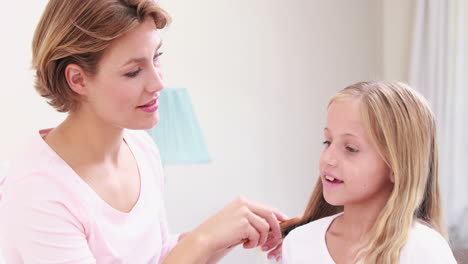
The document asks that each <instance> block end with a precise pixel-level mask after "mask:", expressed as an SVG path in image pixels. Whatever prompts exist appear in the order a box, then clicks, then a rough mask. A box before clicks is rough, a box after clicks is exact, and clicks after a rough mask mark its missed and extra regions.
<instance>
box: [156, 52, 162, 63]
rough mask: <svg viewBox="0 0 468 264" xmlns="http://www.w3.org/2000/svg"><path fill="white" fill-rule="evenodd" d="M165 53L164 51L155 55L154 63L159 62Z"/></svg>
mask: <svg viewBox="0 0 468 264" xmlns="http://www.w3.org/2000/svg"><path fill="white" fill-rule="evenodd" d="M163 54H164V52H158V53H157V54H156V55H154V57H153V62H154V63H156V62H158V59H159V57H161V55H163Z"/></svg>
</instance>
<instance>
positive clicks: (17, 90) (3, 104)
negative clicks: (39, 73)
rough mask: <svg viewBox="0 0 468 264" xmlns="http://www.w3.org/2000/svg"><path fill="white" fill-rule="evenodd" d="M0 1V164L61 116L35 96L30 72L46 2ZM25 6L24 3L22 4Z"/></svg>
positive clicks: (37, 0) (35, 0) (30, 0)
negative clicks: (35, 34)
mask: <svg viewBox="0 0 468 264" xmlns="http://www.w3.org/2000/svg"><path fill="white" fill-rule="evenodd" d="M26 2H27V5H28V8H24V9H21V12H20V11H18V10H19V9H18V2H15V1H3V2H2V10H3V12H2V16H0V32H1V35H2V36H1V44H0V47H1V48H0V58H1V62H0V80H1V89H2V92H1V95H0V122H1V134H0V135H1V139H0V160H3V159H7V158H9V157H10V156H11V155H13V154H14V153H15V152H17V149H18V148H19V146H21V145H22V143H23V142H24V139H25V138H27V137H28V135H30V134H31V132H32V131H34V130H38V129H40V128H46V127H52V126H54V125H55V124H56V123H57V122H58V121H59V120H62V119H63V117H64V116H63V115H61V114H58V113H56V112H54V111H53V110H52V108H51V107H49V106H48V105H47V104H46V103H44V101H43V100H42V98H41V97H40V96H39V95H38V94H37V93H36V92H35V90H34V87H33V78H32V75H33V72H32V71H31V70H30V68H31V41H32V36H33V32H34V28H35V26H36V24H37V22H38V21H39V18H40V15H41V11H42V10H43V9H44V7H45V4H46V3H47V1H46V0H28V1H26ZM23 4H24V5H25V4H26V3H23Z"/></svg>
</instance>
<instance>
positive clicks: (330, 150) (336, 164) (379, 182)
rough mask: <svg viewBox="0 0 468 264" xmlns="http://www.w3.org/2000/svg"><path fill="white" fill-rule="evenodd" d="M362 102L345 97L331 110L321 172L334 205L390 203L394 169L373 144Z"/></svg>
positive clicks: (324, 193)
mask: <svg viewBox="0 0 468 264" xmlns="http://www.w3.org/2000/svg"><path fill="white" fill-rule="evenodd" d="M359 106H360V101H359V100H358V99H344V100H338V101H335V102H333V103H332V104H331V105H330V107H329V109H328V117H327V124H326V127H325V129H324V136H325V141H324V145H325V146H324V150H323V152H322V155H321V157H320V174H321V180H322V184H323V195H324V198H325V200H326V201H327V202H328V203H330V204H332V205H336V206H338V205H344V206H346V205H352V204H363V203H366V202H368V201H377V200H380V201H382V202H386V200H387V199H388V197H389V196H390V194H391V191H392V189H393V183H392V181H391V172H390V169H389V167H388V166H387V164H386V163H385V162H384V160H383V159H382V157H381V156H380V154H379V153H378V151H377V150H376V148H375V147H374V145H373V144H372V143H371V141H370V139H369V137H368V135H367V133H366V130H365V127H364V123H363V120H362V117H361V112H360V107H359Z"/></svg>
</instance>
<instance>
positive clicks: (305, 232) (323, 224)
mask: <svg viewBox="0 0 468 264" xmlns="http://www.w3.org/2000/svg"><path fill="white" fill-rule="evenodd" d="M340 215H341V213H339V214H335V215H331V216H326V217H323V218H320V219H317V220H315V221H312V222H310V223H307V224H305V225H302V226H299V227H297V228H295V229H293V230H292V231H291V232H290V233H289V234H288V236H287V237H291V238H293V239H300V240H302V239H307V238H311V236H310V235H311V234H320V233H323V234H325V233H326V231H327V229H328V227H329V226H330V224H331V223H332V222H333V220H335V218H337V217H338V216H340Z"/></svg>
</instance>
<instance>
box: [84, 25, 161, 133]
mask: <svg viewBox="0 0 468 264" xmlns="http://www.w3.org/2000/svg"><path fill="white" fill-rule="evenodd" d="M160 47H161V39H160V37H159V35H158V31H157V29H156V26H155V24H154V21H153V20H152V19H149V18H146V19H145V21H144V22H143V23H141V24H140V25H138V26H137V27H136V28H135V29H133V30H132V31H130V32H128V33H127V34H125V35H124V36H122V37H120V38H118V39H116V40H114V41H113V42H112V44H111V46H110V47H109V48H108V49H107V50H106V51H105V52H104V54H103V56H102V58H101V60H100V61H99V64H98V66H97V72H96V74H95V75H93V76H92V77H89V76H88V77H87V78H86V87H87V94H86V99H85V102H84V103H82V106H84V108H85V109H87V110H88V111H86V112H88V113H89V112H91V113H92V114H93V116H95V117H96V118H97V119H98V120H99V121H101V122H104V123H107V124H110V125H112V126H115V127H119V128H129V129H149V128H151V127H153V126H154V125H155V124H156V123H157V122H158V120H159V115H158V112H157V110H158V97H159V92H160V91H161V90H162V89H163V82H162V72H161V63H160V58H159V57H160V55H161V52H160ZM80 110H81V109H80Z"/></svg>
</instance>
